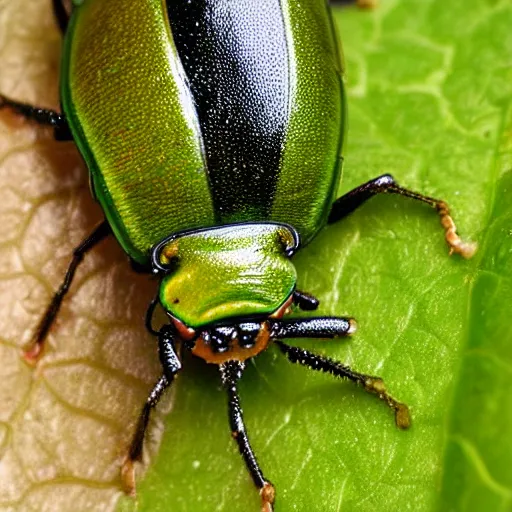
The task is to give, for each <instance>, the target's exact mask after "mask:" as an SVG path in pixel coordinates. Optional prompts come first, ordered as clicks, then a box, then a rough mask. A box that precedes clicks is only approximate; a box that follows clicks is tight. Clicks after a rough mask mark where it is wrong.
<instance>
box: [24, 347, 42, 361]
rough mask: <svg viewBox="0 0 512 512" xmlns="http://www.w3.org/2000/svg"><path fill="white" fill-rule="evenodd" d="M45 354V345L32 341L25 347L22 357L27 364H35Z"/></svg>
mask: <svg viewBox="0 0 512 512" xmlns="http://www.w3.org/2000/svg"><path fill="white" fill-rule="evenodd" d="M42 355H43V346H42V344H41V343H34V342H32V343H30V344H29V345H28V346H27V347H26V348H24V349H23V353H22V357H23V359H24V360H25V362H26V363H27V364H29V365H30V366H35V365H36V364H37V362H38V361H39V359H41V356H42Z"/></svg>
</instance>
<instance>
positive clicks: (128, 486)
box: [121, 457, 137, 498]
mask: <svg viewBox="0 0 512 512" xmlns="http://www.w3.org/2000/svg"><path fill="white" fill-rule="evenodd" d="M121 485H122V487H123V491H124V492H125V494H127V495H128V496H130V497H131V498H135V497H136V495H137V491H136V489H135V463H134V461H133V460H132V459H131V458H130V457H126V458H125V459H124V461H123V464H122V466H121Z"/></svg>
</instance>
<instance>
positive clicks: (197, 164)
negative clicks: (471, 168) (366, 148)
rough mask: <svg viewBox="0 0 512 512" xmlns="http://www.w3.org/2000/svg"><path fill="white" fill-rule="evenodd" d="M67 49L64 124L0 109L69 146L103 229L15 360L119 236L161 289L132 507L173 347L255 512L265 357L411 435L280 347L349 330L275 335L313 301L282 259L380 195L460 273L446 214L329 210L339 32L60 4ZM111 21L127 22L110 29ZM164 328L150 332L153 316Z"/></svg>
mask: <svg viewBox="0 0 512 512" xmlns="http://www.w3.org/2000/svg"><path fill="white" fill-rule="evenodd" d="M53 4H54V10H55V14H56V19H57V21H58V23H59V26H60V27H61V29H62V31H63V34H64V44H63V57H62V66H61V80H60V98H61V105H62V112H61V113H59V112H55V111H51V110H46V109H41V108H38V107H34V106H31V105H27V104H25V103H21V102H19V101H15V100H13V99H10V98H7V97H5V96H2V95H0V109H1V108H6V109H11V110H12V111H14V112H15V113H17V114H18V115H20V116H22V117H25V118H27V119H29V120H32V121H35V122H38V123H40V124H42V125H48V126H51V127H53V128H54V130H55V136H56V138H57V139H59V140H73V141H74V142H75V143H76V144H77V146H78V148H79V150H80V152H81V155H82V157H83V159H84V161H85V162H86V164H87V167H88V169H89V173H90V178H91V187H92V192H93V194H94V196H95V198H96V199H97V201H98V202H99V203H100V205H101V207H102V209H103V212H104V214H105V220H104V221H103V222H102V223H101V224H100V225H98V226H97V228H96V229H95V230H94V232H93V233H91V235H90V236H89V237H87V238H86V239H85V240H84V241H83V242H82V244H81V245H80V246H79V247H77V248H76V249H75V251H74V254H73V258H72V260H71V262H70V265H69V268H68V271H67V274H66V276H65V278H64V281H63V283H62V286H61V287H60V288H59V290H58V291H57V293H56V294H55V295H54V297H53V300H52V301H51V303H50V304H49V306H48V308H47V310H46V312H45V314H44V315H43V316H42V319H41V321H40V323H39V325H38V327H37V329H36V331H35V335H34V339H33V342H32V343H31V345H30V346H29V347H27V349H26V351H25V358H26V359H27V360H29V361H32V362H36V361H37V359H38V358H39V357H40V355H41V353H42V349H43V347H44V340H45V338H46V335H47V334H48V331H49V329H50V328H51V326H52V323H53V321H54V320H55V317H56V316H57V314H58V311H59V308H60V306H61V303H62V301H63V299H64V297H65V295H66V293H67V292H68V290H69V287H70V285H71V283H72V280H73V276H74V274H75V271H76V268H77V266H78V265H79V263H80V262H81V261H82V259H83V256H84V255H85V254H86V252H87V251H89V250H90V249H92V248H93V247H94V246H95V245H96V244H97V243H99V242H100V241H101V240H103V239H104V238H105V237H107V236H110V235H114V236H115V238H116V239H117V240H118V242H119V244H120V245H121V246H122V248H123V249H124V251H125V252H126V254H127V255H128V257H129V258H130V259H131V261H132V262H133V263H134V265H136V266H137V267H138V268H139V269H142V270H144V271H147V272H148V273H152V274H154V275H156V276H158V278H159V280H160V284H159V288H158V293H157V295H156V298H155V299H154V301H153V302H152V303H151V304H150V306H149V308H148V311H147V315H146V326H147V329H148V330H149V332H150V333H151V334H152V335H154V336H155V338H156V339H157V341H158V350H159V356H160V361H161V364H162V376H161V377H160V379H159V380H158V382H157V383H156V384H155V386H154V389H153V390H152V392H151V394H150V396H149V397H148V400H147V402H146V404H145V405H144V407H143V409H142V412H141V414H140V417H139V421H138V423H137V426H136V429H135V433H134V436H133V439H132V442H131V445H130V447H129V450H128V452H127V454H126V458H125V462H124V464H123V467H122V474H123V480H124V483H125V486H126V488H127V490H128V492H130V493H134V491H135V479H134V463H135V462H136V461H139V460H140V459H141V456H142V451H143V442H144V436H145V432H146V429H147V425H148V421H149V417H150V412H151V409H152V408H153V407H154V406H155V405H156V404H157V403H158V401H159V399H160V397H161V396H162V394H163V393H164V391H165V390H166V389H167V388H168V387H169V386H170V385H171V384H172V382H173V379H174V377H175V375H176V374H177V373H178V372H179V371H180V370H181V367H182V364H181V359H180V355H179V351H178V347H183V348H184V349H185V350H189V351H190V352H191V353H192V354H194V355H195V356H197V357H199V358H201V359H203V360H204V361H205V362H206V363H211V364H215V365H218V367H219V372H220V379H221V381H222V384H223V386H224V388H225V390H226V393H227V396H228V410H229V420H230V426H231V431H232V433H233V437H234V439H235V442H236V443H237V444H238V448H239V450H240V453H241V455H242V458H243V460H244V462H245V464H246V466H247V469H248V471H249V473H250V476H251V478H252V479H253V481H254V484H255V486H256V487H257V489H258V491H259V493H260V496H261V503H262V510H263V511H264V512H269V511H272V510H273V505H274V499H275V489H274V487H273V485H272V483H271V482H270V480H269V479H267V477H266V476H265V475H264V473H263V471H262V469H261V468H260V465H259V463H258V461H257V459H256V456H255V454H254V453H253V450H252V448H251V445H250V443H249V438H248V435H247V432H246V428H245V423H244V420H243V414H242V409H241V406H240V399H239V395H238V388H237V384H238V380H239V379H240V378H241V377H242V374H243V371H244V368H245V364H246V361H247V360H248V359H250V358H252V357H255V356H256V355H258V354H259V353H260V352H262V351H263V350H265V349H266V348H267V347H268V346H269V344H271V343H275V344H276V345H277V346H278V348H279V349H280V351H281V352H282V353H283V354H284V355H285V356H286V358H287V359H288V360H289V361H291V362H293V363H299V364H301V365H304V366H307V367H309V368H310V369H313V370H317V371H318V370H319V371H322V372H326V373H331V374H332V375H335V376H337V377H341V378H345V379H349V380H351V381H353V382H355V383H357V384H361V385H362V387H363V388H364V389H365V390H367V391H368V392H370V393H373V394H375V395H377V396H378V397H379V398H380V399H381V400H383V401H384V402H385V403H387V404H388V406H390V407H391V408H392V409H393V410H394V412H395V418H396V423H397V426H398V427H400V428H407V427H408V426H409V425H410V417H409V410H408V408H407V406H406V405H405V404H402V403H400V402H399V401H397V400H395V399H394V398H393V397H391V396H390V395H389V394H388V392H387V391H386V388H385V387H384V384H383V381H382V379H380V378H379V377H374V376H370V375H364V374H361V373H357V372H355V371H353V370H351V369H350V368H348V367H347V366H345V365H343V364H341V363H339V362H336V361H333V360H331V359H328V358H325V357H322V356H320V355H316V354H314V353H311V352H309V351H306V350H302V349H299V348H297V347H293V346H290V345H288V344H286V343H285V341H283V340H285V339H287V338H337V337H341V336H347V335H350V334H352V333H353V332H354V330H355V322H354V320H353V319H351V318H339V317H325V316H322V317H308V318H297V317H293V318H285V315H286V314H287V313H289V312H290V311H291V310H292V309H294V308H298V309H302V310H316V309H317V308H318V307H319V301H318V300H317V299H316V298H315V297H313V296H312V295H310V294H309V293H307V292H304V291H299V290H298V289H297V288H296V281H297V275H296V271H295V268H294V265H293V263H292V260H291V258H292V257H293V255H294V254H295V253H296V252H297V251H298V250H299V249H301V248H302V247H304V246H305V245H307V244H308V243H309V242H310V241H311V240H312V239H313V238H314V237H315V236H316V235H317V233H318V232H319V231H320V230H321V229H322V228H323V227H324V226H325V225H326V224H329V223H333V222H337V221H338V220H340V219H341V218H343V217H345V216H346V215H348V214H350V213H351V212H352V211H353V210H355V209H356V208H358V207H359V206H360V205H362V204H363V203H365V202H366V201H367V200H368V199H370V198H371V197H373V196H374V195H376V194H380V193H387V194H398V195H402V196H405V197H409V198H411V199H415V200H418V201H421V202H424V203H426V204H427V205H428V206H430V207H432V208H434V209H435V210H436V211H437V212H438V214H439V216H440V219H441V224H442V226H443V228H444V231H445V238H446V242H447V243H448V246H449V250H450V253H458V254H460V255H462V256H463V257H471V255H472V254H473V252H474V250H475V245H474V244H471V243H465V242H463V241H462V240H461V239H460V238H459V236H458V235H457V233H456V230H455V225H454V223H453V220H452V218H451V216H450V212H449V209H448V206H447V205H446V203H445V202H444V201H441V200H438V199H434V198H432V197H427V196H424V195H422V194H419V193H416V192H413V191H410V190H408V189H405V188H403V187H401V186H399V185H398V184H397V183H396V182H395V181H394V179H393V177H392V176H390V175H389V174H385V175H382V176H379V177H377V178H375V179H373V180H371V181H369V182H367V183H365V184H363V185H361V186H359V187H358V188H356V189H354V190H352V191H351V192H349V193H347V194H345V195H344V196H342V197H340V198H338V199H336V198H335V193H336V190H337V188H338V184H339V181H340V179H341V162H342V159H341V151H342V145H343V133H344V124H345V114H346V106H345V94H344V89H343V80H342V78H343V77H342V75H343V69H342V64H341V60H340V52H339V47H338V43H337V39H336V34H335V31H334V28H333V21H332V19H331V14H330V12H329V9H328V7H327V6H326V2H324V1H323V0H301V1H299V0H258V1H254V0H238V1H236V2H233V1H231V0H197V1H195V2H190V1H188V0H167V1H155V0H108V1H103V0H73V9H72V12H71V15H70V16H69V17H68V13H67V11H66V9H65V7H64V4H63V0H53ZM120 13H122V15H120ZM157 307H159V308H163V310H164V311H165V313H166V315H167V316H166V318H167V323H166V324H165V325H163V326H158V327H156V326H155V322H154V321H153V313H154V311H155V308H157Z"/></svg>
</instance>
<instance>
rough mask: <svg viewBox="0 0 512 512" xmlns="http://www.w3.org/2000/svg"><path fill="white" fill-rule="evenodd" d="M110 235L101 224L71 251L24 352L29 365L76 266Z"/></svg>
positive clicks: (107, 229)
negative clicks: (63, 273)
mask: <svg viewBox="0 0 512 512" xmlns="http://www.w3.org/2000/svg"><path fill="white" fill-rule="evenodd" d="M111 233H112V231H111V229H110V226H109V225H108V223H107V221H105V220H104V221H103V222H101V223H100V224H99V225H98V226H96V228H95V229H94V231H93V232H92V233H91V234H90V235H89V236H88V237H87V238H86V239H85V240H84V241H83V242H82V243H81V244H80V245H79V246H78V247H76V248H75V249H74V251H73V258H72V259H71V262H70V263H69V266H68V270H67V271H66V275H65V276H64V280H63V281H62V284H61V285H60V287H59V289H58V290H57V292H55V295H54V296H53V298H52V300H51V302H50V304H49V305H48V307H47V308H46V311H45V313H44V315H43V317H42V318H41V320H40V322H39V325H38V326H37V328H36V331H35V333H34V336H33V338H32V341H31V343H30V345H29V347H28V348H27V349H26V350H24V358H25V360H26V361H28V362H29V363H35V362H36V361H37V359H38V358H39V356H40V355H41V353H42V350H43V347H44V341H45V338H46V335H47V334H48V331H49V330H50V327H51V326H52V324H53V321H54V320H55V317H56V316H57V313H58V312H59V309H60V306H61V304H62V301H63V299H64V297H65V296H66V293H67V292H68V290H69V287H70V286H71V283H72V282H73V277H74V276H75V272H76V269H77V268H78V265H80V263H81V262H82V260H83V258H84V255H85V253H87V252H88V251H89V250H90V249H92V248H93V247H94V246H95V245H97V244H98V243H99V242H101V241H102V240H103V239H104V238H105V237H106V236H108V235H110V234H111Z"/></svg>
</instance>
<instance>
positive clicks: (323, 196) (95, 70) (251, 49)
mask: <svg viewBox="0 0 512 512" xmlns="http://www.w3.org/2000/svg"><path fill="white" fill-rule="evenodd" d="M61 76H62V78H61V101H62V105H63V110H64V113H65V115H66V117H67V119H68V122H69V124H70V127H71V131H72V133H73V136H74V139H75V141H76V143H77V145H78V147H79V149H80V151H81V153H82V155H83V157H84V159H85V161H86V163H87V165H88V167H89V170H90V173H91V181H92V188H93V192H94V194H95V196H96V198H97V199H98V201H99V202H100V204H101V206H102V208H103V210H104V212H105V215H106V218H107V220H108V221H109V223H110V225H111V226H112V229H113V231H114V234H115V236H116V237H117V239H118V240H119V242H120V244H121V245H122V247H123V248H124V250H125V251H126V252H127V253H128V255H129V256H130V257H131V258H133V259H134V260H136V261H138V262H139V263H142V264H146V263H148V259H149V251H150V248H151V247H152V246H153V245H154V244H155V243H157V242H159V241H160V240H162V239H163V238H165V237H167V236H169V235H171V234H172V233H175V232H178V231H181V230H185V229H194V228H199V227H211V226H219V225H224V224H229V223H237V222H244V221H266V220H269V221H277V222H285V223H288V224H290V225H292V226H293V227H294V228H295V229H296V230H297V231H298V233H299V235H300V236H301V240H302V243H303V244H304V243H307V242H308V241H309V240H311V238H312V237H313V236H314V235H315V234H316V232H317V231H318V230H319V229H320V228H321V227H322V225H323V224H324V223H325V221H326V217H327V214H328V211H329V208H330V205H331V203H332V201H333V199H334V194H335V191H336V189H337V185H338V182H339V178H340V172H341V159H340V156H339V155H340V151H341V144H342V138H343V125H344V112H345V109H344V93H343V87H342V82H341V65H340V62H339V55H338V48H337V45H336V39H335V36H334V31H333V26H332V20H331V17H330V13H329V11H328V8H327V6H326V3H325V2H324V1H323V0H301V1H299V0H258V2H254V1H253V0H239V1H237V2H233V1H232V0H197V1H195V2H192V3H190V2H188V1H187V0H172V1H171V0H169V1H168V2H165V1H162V2H160V1H155V0H108V1H104V0H84V1H83V2H81V3H80V5H76V6H75V7H74V10H73V14H72V17H71V22H70V26H69V29H68V32H67V35H66V39H65V45H64V54H63V63H62V75H61Z"/></svg>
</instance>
